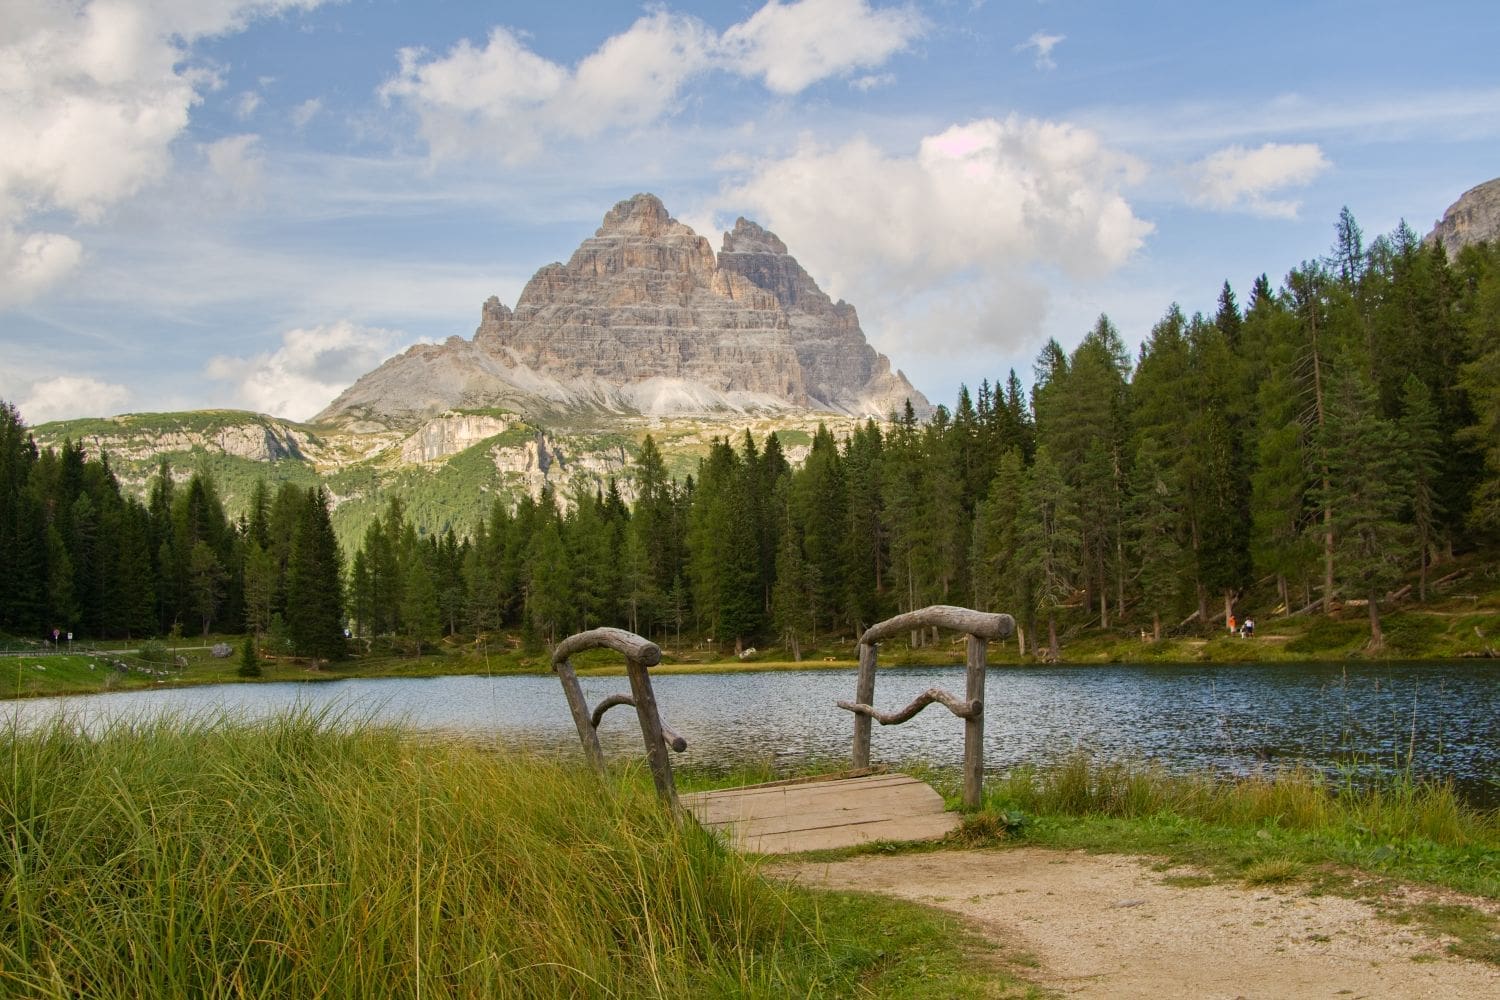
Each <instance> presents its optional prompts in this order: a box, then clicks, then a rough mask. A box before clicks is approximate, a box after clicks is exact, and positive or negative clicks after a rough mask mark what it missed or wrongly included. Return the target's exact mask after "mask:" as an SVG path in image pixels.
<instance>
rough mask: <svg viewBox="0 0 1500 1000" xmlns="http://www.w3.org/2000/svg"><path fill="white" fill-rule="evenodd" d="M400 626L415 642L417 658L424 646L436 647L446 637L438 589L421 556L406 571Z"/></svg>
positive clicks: (414, 650) (413, 646)
mask: <svg viewBox="0 0 1500 1000" xmlns="http://www.w3.org/2000/svg"><path fill="white" fill-rule="evenodd" d="M401 623H402V628H403V630H404V632H405V635H406V637H407V638H408V639H410V640H411V641H412V653H413V655H416V654H418V653H420V652H421V651H422V647H423V646H431V645H433V644H435V643H436V642H437V641H438V639H440V638H441V637H442V634H443V619H442V613H441V610H440V609H439V607H438V588H437V585H436V584H435V583H434V582H433V579H432V572H431V570H430V569H428V566H427V560H425V559H422V558H421V557H418V558H416V559H413V560H412V561H411V565H410V566H408V567H407V569H406V581H405V586H404V587H402V588H401Z"/></svg>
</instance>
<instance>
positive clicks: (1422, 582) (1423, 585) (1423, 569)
mask: <svg viewBox="0 0 1500 1000" xmlns="http://www.w3.org/2000/svg"><path fill="white" fill-rule="evenodd" d="M1427 565H1428V563H1427V539H1426V537H1423V539H1422V565H1421V566H1420V567H1419V568H1418V575H1417V599H1418V600H1420V601H1421V602H1422V603H1423V604H1426V603H1427Z"/></svg>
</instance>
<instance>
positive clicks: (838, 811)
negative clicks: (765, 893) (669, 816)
mask: <svg viewBox="0 0 1500 1000" xmlns="http://www.w3.org/2000/svg"><path fill="white" fill-rule="evenodd" d="M683 804H684V805H685V806H686V807H687V808H688V809H689V810H690V811H691V812H692V814H693V815H694V816H695V817H697V818H698V820H699V822H701V823H703V825H704V826H706V827H708V828H710V829H714V830H720V831H723V832H724V834H725V835H726V836H727V837H728V838H729V840H730V842H731V843H732V844H733V845H734V846H735V847H736V848H737V849H739V850H745V851H756V852H760V853H765V854H786V853H793V852H797V851H811V850H823V849H828V848H838V847H852V846H854V845H857V844H864V843H869V842H871V841H875V840H936V839H940V838H942V837H944V836H946V835H947V834H948V833H949V832H950V831H952V830H953V829H955V828H956V827H957V826H958V824H959V822H960V819H959V817H958V816H957V815H956V814H953V813H949V812H945V811H944V808H943V799H942V796H940V795H938V794H937V792H935V791H933V789H932V788H931V787H929V786H928V785H926V784H924V783H922V782H920V781H917V780H916V779H915V778H912V777H909V776H907V775H904V774H885V775H872V776H868V777H862V778H835V779H832V780H823V781H809V782H805V783H801V784H794V785H771V786H760V787H752V788H745V789H739V788H730V789H723V790H721V791H716V792H698V793H695V794H692V795H686V796H684V797H683Z"/></svg>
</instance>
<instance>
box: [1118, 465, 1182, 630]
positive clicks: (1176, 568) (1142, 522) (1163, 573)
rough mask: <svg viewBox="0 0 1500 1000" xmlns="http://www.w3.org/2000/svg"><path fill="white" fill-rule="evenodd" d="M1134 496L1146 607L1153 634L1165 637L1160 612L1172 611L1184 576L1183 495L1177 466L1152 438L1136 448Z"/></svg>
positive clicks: (1135, 544)
mask: <svg viewBox="0 0 1500 1000" xmlns="http://www.w3.org/2000/svg"><path fill="white" fill-rule="evenodd" d="M1133 475H1134V479H1133V482H1132V489H1131V498H1130V525H1131V534H1132V538H1133V545H1132V548H1133V549H1134V552H1135V561H1136V565H1137V566H1138V567H1139V574H1140V584H1139V585H1140V590H1141V604H1142V607H1143V608H1144V609H1145V610H1146V611H1147V612H1148V613H1149V614H1150V615H1151V637H1152V639H1153V640H1154V641H1156V642H1160V641H1161V618H1162V615H1163V614H1167V613H1170V612H1171V611H1172V610H1173V608H1174V605H1175V602H1176V600H1177V595H1178V590H1179V582H1180V581H1181V580H1182V578H1183V576H1184V572H1183V569H1184V567H1183V550H1182V544H1181V542H1180V541H1179V540H1178V537H1177V532H1178V529H1179V525H1180V523H1181V518H1180V516H1179V515H1178V510H1179V509H1180V506H1181V499H1180V497H1179V495H1178V492H1179V491H1178V488H1177V485H1176V483H1175V482H1174V477H1173V473H1172V467H1171V465H1170V464H1169V463H1167V462H1165V461H1163V456H1162V452H1161V448H1160V447H1159V446H1158V445H1157V444H1156V442H1155V441H1153V440H1152V439H1150V438H1147V439H1145V440H1144V441H1142V442H1141V445H1140V448H1139V449H1138V451H1137V452H1136V458H1135V470H1134V474H1133Z"/></svg>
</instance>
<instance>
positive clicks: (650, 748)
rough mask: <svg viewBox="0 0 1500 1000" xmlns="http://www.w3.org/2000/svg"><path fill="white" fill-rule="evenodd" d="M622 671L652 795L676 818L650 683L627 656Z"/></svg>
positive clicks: (674, 797) (677, 811) (674, 793)
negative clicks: (652, 786) (642, 739)
mask: <svg viewBox="0 0 1500 1000" xmlns="http://www.w3.org/2000/svg"><path fill="white" fill-rule="evenodd" d="M625 670H626V673H628V674H629V675H630V693H631V695H632V696H633V697H634V698H635V714H636V717H637V718H639V719H640V720H641V734H642V735H643V736H644V737H645V739H646V761H647V762H648V763H649V764H650V765H651V780H652V781H654V782H656V794H658V795H660V796H661V798H662V801H663V802H665V803H666V804H667V808H669V809H670V810H671V811H672V815H674V816H680V815H681V814H682V805H681V803H680V802H678V800H677V783H676V782H675V781H673V780H672V761H671V760H670V759H669V758H668V757H667V744H666V740H665V738H664V737H663V736H662V731H661V716H660V715H658V714H657V711H656V695H655V694H653V693H652V691H651V679H650V678H649V677H647V676H646V665H645V664H644V663H642V662H641V661H640V660H638V659H636V658H635V657H633V656H631V657H627V658H626V659H625ZM596 738H597V737H596Z"/></svg>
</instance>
